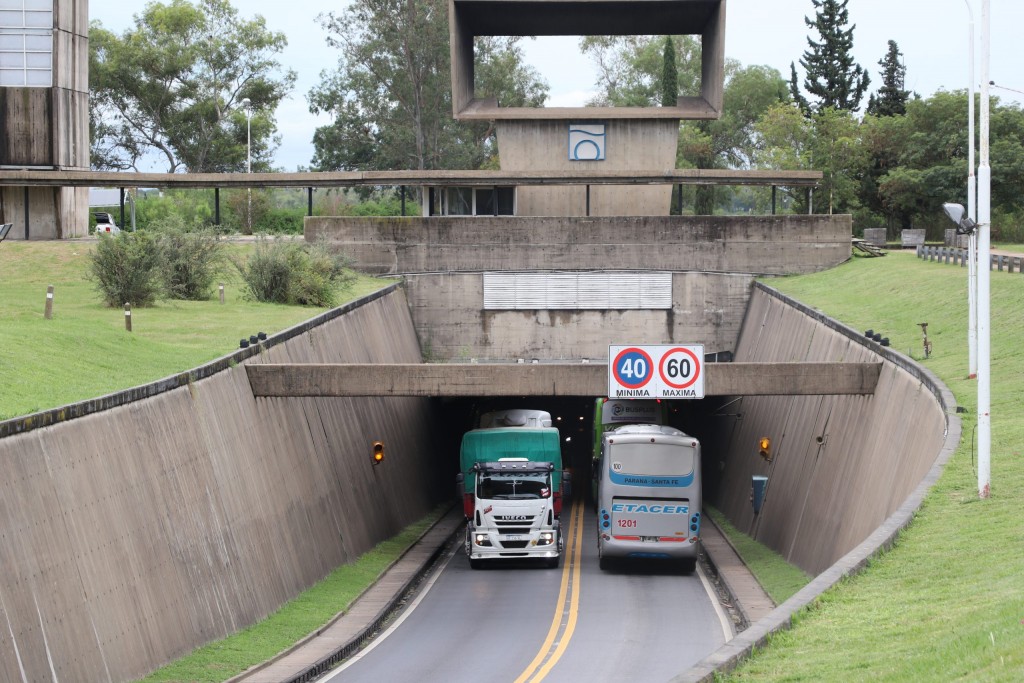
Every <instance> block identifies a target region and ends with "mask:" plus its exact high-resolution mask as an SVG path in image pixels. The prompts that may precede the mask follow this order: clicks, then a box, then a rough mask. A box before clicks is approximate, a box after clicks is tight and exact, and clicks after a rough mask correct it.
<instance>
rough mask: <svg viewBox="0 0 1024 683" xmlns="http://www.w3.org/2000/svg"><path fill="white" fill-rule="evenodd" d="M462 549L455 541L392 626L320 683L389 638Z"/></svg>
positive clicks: (321, 682) (329, 679)
mask: <svg viewBox="0 0 1024 683" xmlns="http://www.w3.org/2000/svg"><path fill="white" fill-rule="evenodd" d="M461 549H462V544H461V543H454V544H452V547H451V549H450V550H449V551H448V557H447V558H445V561H444V563H443V564H441V565H440V566H439V567H438V568H437V569H436V570H435V571H434V573H433V575H432V576H431V577H430V578H429V579H428V580H427V582H426V583H424V584H423V587H422V588H421V589H420V591H419V594H418V595H417V596H416V598H415V599H414V600H413V601H412V602H411V603H409V606H408V607H406V608H405V609H404V610H402V614H401V616H399V617H398V618H397V619H395V621H394V623H392V624H391V626H389V627H388V628H387V629H385V630H384V632H383V633H381V634H380V635H379V636H377V637H376V638H374V639H373V642H372V643H370V644H369V645H367V646H366V647H364V648H363V649H362V650H360V651H359V652H357V653H355V654H354V655H352V656H351V657H349V658H348V659H346V660H345V663H344V664H342V665H341V666H339V667H338V668H336V669H332V670H331V672H330V673H328V674H326V675H325V676H323V677H322V678H318V679H317V681H318V683H327V681H332V680H334V678H335V677H336V676H338V675H340V674H341V672H343V671H344V670H345V669H347V668H349V667H350V666H352V665H353V664H355V663H356V662H358V661H359V660H360V659H362V658H363V656H364V655H368V654H370V652H372V651H373V648H375V647H377V646H378V645H380V644H381V642H383V641H384V639H385V638H387V637H388V636H389V635H391V633H392V632H393V631H394V630H395V629H396V628H398V627H399V626H401V625H402V622H403V621H405V618H406V617H407V616H409V615H410V614H412V612H413V610H415V609H416V606H417V605H419V604H420V601H421V600H422V599H423V598H425V597H427V593H429V592H430V589H431V588H432V587H433V585H434V582H435V581H437V580H438V579H439V578H440V577H441V574H442V573H444V570H445V568H446V567H447V566H448V563H449V562H451V561H452V558H453V557H455V553H456V552H457V551H459V550H461Z"/></svg>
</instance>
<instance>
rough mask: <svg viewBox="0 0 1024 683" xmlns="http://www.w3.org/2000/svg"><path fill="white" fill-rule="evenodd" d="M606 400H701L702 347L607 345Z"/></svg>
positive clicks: (702, 384)
mask: <svg viewBox="0 0 1024 683" xmlns="http://www.w3.org/2000/svg"><path fill="white" fill-rule="evenodd" d="M608 397H609V398H704V346H703V345H699V344H698V345H681V344H677V345H659V346H641V345H633V346H609V347H608Z"/></svg>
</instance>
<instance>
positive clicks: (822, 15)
mask: <svg viewBox="0 0 1024 683" xmlns="http://www.w3.org/2000/svg"><path fill="white" fill-rule="evenodd" d="M847 2H849V0H811V3H812V4H813V5H814V7H815V9H816V10H817V11H816V12H815V17H814V21H811V20H810V19H808V18H807V17H804V23H805V24H807V27H808V28H813V29H815V30H816V31H817V32H818V35H819V37H820V38H821V40H820V41H819V42H815V41H813V40H811V37H810V36H808V37H807V45H808V48H809V49H807V50H805V51H804V54H803V57H801V58H800V66H802V67H803V68H804V72H805V75H804V81H803V87H804V89H806V90H807V92H808V93H810V94H811V95H813V96H814V97H816V98H817V99H816V101H814V102H810V101H808V100H807V98H805V97H804V96H803V93H802V92H801V90H800V87H799V86H798V84H797V74H796V66H795V65H794V64H793V63H790V65H789V68H790V72H791V76H790V82H789V90H790V94H791V95H792V96H793V100H794V101H796V102H797V103H799V105H800V109H801V110H803V112H804V114H805V115H807V116H810V115H811V114H812V113H813V112H816V111H821V110H824V109H829V108H831V109H838V110H840V111H852V112H853V111H857V110H858V109H859V108H860V101H861V98H862V97H863V96H864V92H865V90H867V87H868V84H869V83H870V82H871V79H870V78H869V77H868V75H867V72H865V71H864V69H863V68H862V67H861V66H860V65H859V64H856V63H855V62H854V61H853V55H852V54H851V50H852V49H853V29H854V28H856V25H853V26H850V28H845V26H846V25H847V23H848V22H849V12H848V11H847V9H846V4H847Z"/></svg>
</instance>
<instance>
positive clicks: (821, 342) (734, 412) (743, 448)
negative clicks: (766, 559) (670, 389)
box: [704, 285, 954, 575]
mask: <svg viewBox="0 0 1024 683" xmlns="http://www.w3.org/2000/svg"><path fill="white" fill-rule="evenodd" d="M879 356H882V358H883V359H884V360H885V361H886V362H885V364H884V365H883V368H882V373H881V376H880V377H879V381H878V386H877V388H876V390H875V393H874V395H872V396H804V397H780V396H776V397H745V398H742V399H740V400H739V401H737V402H736V403H734V404H732V405H730V406H729V409H728V411H724V412H728V413H729V414H730V416H729V417H721V418H719V423H718V424H717V425H716V429H715V430H714V431H715V432H716V433H717V434H718V435H719V439H720V440H721V441H720V443H716V444H714V447H713V448H708V449H706V450H705V451H704V452H705V457H710V458H712V459H713V458H714V457H715V456H714V454H715V453H721V459H720V461H719V462H718V463H715V462H714V461H713V460H712V461H711V462H709V463H707V464H708V466H707V467H706V468H705V472H711V473H714V474H713V475H712V476H713V477H715V479H716V481H715V483H714V488H713V489H712V491H713V492H712V496H711V497H712V500H714V502H715V504H716V505H717V506H719V507H720V509H721V510H722V512H723V513H724V514H725V515H726V516H727V517H728V518H729V519H730V521H732V523H733V524H735V525H736V527H737V528H738V529H740V530H742V531H745V532H748V533H750V534H751V535H752V536H753V537H754V538H756V539H757V540H759V541H761V542H763V543H765V544H766V545H768V546H769V547H771V548H773V549H775V550H776V551H778V552H779V553H781V554H782V555H783V556H784V557H785V558H786V559H787V560H789V561H790V562H792V563H793V564H796V565H797V566H799V567H801V568H802V569H804V570H805V571H807V572H808V573H810V574H814V575H816V574H818V573H820V572H822V571H824V570H825V569H826V568H828V567H829V566H831V565H832V564H833V563H834V562H836V561H837V560H838V559H839V558H841V557H842V556H843V555H845V554H846V553H848V552H849V551H851V550H852V549H853V548H854V547H856V546H857V544H859V543H862V542H863V541H864V539H866V538H867V537H868V536H869V535H870V534H871V533H872V532H873V531H874V530H875V529H876V528H877V527H879V526H881V525H882V523H883V522H884V521H885V520H886V519H887V518H888V517H890V515H892V514H893V513H894V512H895V511H896V510H897V509H898V508H899V507H900V506H901V505H902V504H904V501H905V500H906V499H907V497H908V496H909V495H910V494H911V492H912V491H914V489H915V488H916V487H918V486H919V484H920V482H921V481H922V479H924V478H925V475H926V474H927V473H928V471H929V469H930V468H931V467H932V465H933V464H934V463H935V462H936V459H937V458H938V457H939V454H940V453H942V452H943V448H944V445H945V442H946V436H947V430H948V429H949V420H948V416H947V414H946V411H947V410H952V409H953V408H954V407H953V406H952V404H951V400H947V399H943V397H942V396H941V395H940V392H939V389H938V388H937V386H936V383H935V382H934V381H933V380H932V379H929V378H928V377H926V376H925V375H924V374H923V373H922V371H921V369H920V368H919V367H917V366H916V365H915V364H913V363H912V362H910V361H909V360H908V359H906V358H905V357H903V356H900V354H897V353H895V352H893V351H891V350H889V349H884V348H883V347H881V346H879V345H878V344H875V343H873V342H866V341H865V339H864V337H863V336H862V335H860V334H858V333H857V332H856V331H854V330H850V329H848V328H845V327H843V326H841V325H839V324H837V323H835V322H834V321H831V320H829V319H827V318H825V317H824V316H821V315H820V314H818V313H817V312H815V311H812V310H810V309H808V308H806V307H804V306H802V305H800V304H798V303H797V302H794V301H792V300H789V299H786V298H784V297H782V296H780V295H778V294H777V293H775V292H774V290H769V289H768V288H766V287H764V286H762V285H757V286H756V287H755V289H754V292H753V294H752V296H751V300H750V305H749V307H748V310H747V315H746V318H745V320H744V323H743V327H742V329H741V331H740V336H739V340H738V342H737V346H736V360H737V361H760V362H768V361H847V362H859V361H861V362H862V361H874V360H877V359H878V357H879ZM761 436H767V437H769V438H770V439H771V441H772V447H771V451H772V460H771V462H766V461H765V460H764V459H763V458H761V457H760V456H759V455H758V449H757V442H758V439H759V437H761ZM753 475H765V476H767V477H768V487H767V493H766V496H765V500H764V506H763V508H762V509H761V512H760V514H759V515H756V516H755V515H754V514H753V510H752V506H751V503H750V483H751V476H753Z"/></svg>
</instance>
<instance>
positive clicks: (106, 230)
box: [93, 211, 121, 237]
mask: <svg viewBox="0 0 1024 683" xmlns="http://www.w3.org/2000/svg"><path fill="white" fill-rule="evenodd" d="M93 215H94V216H96V236H97V237H99V236H100V235H116V234H117V233H119V232H121V228H119V227H117V223H116V222H115V221H114V217H113V216H112V215H110V214H109V213H106V212H104V211H97V212H96V213H95V214H93Z"/></svg>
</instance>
